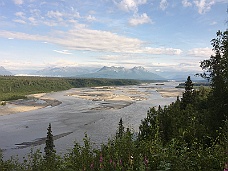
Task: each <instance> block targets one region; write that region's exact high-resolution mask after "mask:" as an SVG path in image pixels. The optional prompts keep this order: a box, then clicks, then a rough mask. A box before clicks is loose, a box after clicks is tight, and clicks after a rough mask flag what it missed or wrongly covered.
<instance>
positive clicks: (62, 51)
mask: <svg viewBox="0 0 228 171" xmlns="http://www.w3.org/2000/svg"><path fill="white" fill-rule="evenodd" d="M53 51H54V52H57V53H61V54H64V55H71V54H72V53H70V52H68V50H53Z"/></svg>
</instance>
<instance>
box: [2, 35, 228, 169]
mask: <svg viewBox="0 0 228 171" xmlns="http://www.w3.org/2000/svg"><path fill="white" fill-rule="evenodd" d="M227 36H228V32H224V33H222V32H218V34H217V38H216V39H213V40H212V45H213V47H214V51H215V52H216V55H215V56H211V58H210V59H209V60H205V61H202V63H201V67H202V69H203V70H205V72H206V73H204V74H203V76H204V77H207V78H208V79H209V80H210V82H211V91H205V89H204V88H203V87H202V88H200V89H194V87H193V83H192V81H191V78H190V77H188V78H187V81H186V82H185V92H184V93H183V97H182V98H181V99H179V98H177V100H176V101H175V102H173V103H172V104H170V105H169V106H166V107H164V108H161V107H160V106H159V107H158V108H157V109H156V108H150V110H149V111H148V113H147V117H146V118H145V119H143V120H142V121H141V125H140V126H139V133H133V132H131V131H130V130H129V129H127V130H126V131H125V128H124V125H123V120H122V119H120V122H119V125H118V128H117V133H116V137H115V138H113V139H110V140H109V141H108V143H107V144H103V145H101V147H99V148H93V144H92V143H91V142H90V140H89V138H88V137H87V135H85V138H84V144H83V145H80V144H78V143H75V145H74V148H73V149H72V150H71V151H70V152H69V153H67V154H65V156H63V157H60V156H58V155H57V154H55V151H54V149H53V148H54V144H53V139H52V138H51V137H52V135H51V125H49V128H48V134H47V141H46V147H45V155H42V154H41V153H40V152H39V151H36V152H32V153H31V154H30V158H29V159H28V160H25V161H24V162H22V163H18V162H17V160H15V159H10V160H6V161H4V160H3V157H2V154H1V153H0V170H3V171H11V170H13V171H17V170H20V171H30V170H31V171H33V170H34V171H35V170H37V171H38V170H42V171H43V170H44V171H45V170H51V169H52V170H56V171H58V170H59V171H71V170H72V171H73V170H83V171H85V170H86V171H87V170H91V171H93V170H105V171H106V170H110V171H112V170H115V171H128V170H139V171H151V170H172V171H179V170H188V171H195V170H197V171H198V170H210V171H218V170H222V169H223V167H224V165H225V163H228V131H227V130H228V113H227V112H228V109H227V106H228V105H227V103H228V99H227V96H228V87H227V86H228V83H227V81H228V75H227V70H228V67H227V66H228V53H227V50H228V48H227V44H228V37H227ZM220 65H222V66H220ZM47 149H50V151H51V153H47V151H48V150H47ZM49 154H52V155H49ZM48 156H49V157H51V161H52V162H48V161H49V159H50V158H49V157H48Z"/></svg>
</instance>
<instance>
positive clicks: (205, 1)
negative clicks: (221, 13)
mask: <svg viewBox="0 0 228 171" xmlns="http://www.w3.org/2000/svg"><path fill="white" fill-rule="evenodd" d="M194 4H195V5H196V7H197V8H198V13H199V14H203V13H205V12H207V11H209V10H210V9H211V6H212V5H214V4H215V0H194Z"/></svg>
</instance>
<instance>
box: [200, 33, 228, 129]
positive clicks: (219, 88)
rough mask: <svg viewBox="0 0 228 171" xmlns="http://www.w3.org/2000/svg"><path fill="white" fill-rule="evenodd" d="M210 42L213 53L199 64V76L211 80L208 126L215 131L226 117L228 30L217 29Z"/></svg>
mask: <svg viewBox="0 0 228 171" xmlns="http://www.w3.org/2000/svg"><path fill="white" fill-rule="evenodd" d="M211 42H212V43H211V44H212V46H213V51H214V52H215V55H212V56H211V57H210V59H207V60H204V61H202V62H201V65H200V66H201V68H202V69H203V70H204V73H203V74H201V76H202V77H203V78H207V79H208V80H209V81H210V82H211V87H212V91H211V94H210V96H209V97H208V101H209V106H208V108H209V110H210V115H209V116H208V117H209V118H210V121H209V127H210V128H211V130H213V131H216V130H218V129H219V127H223V125H224V121H225V119H226V118H228V30H226V31H225V32H221V31H218V32H217V37H216V38H215V39H212V41H211Z"/></svg>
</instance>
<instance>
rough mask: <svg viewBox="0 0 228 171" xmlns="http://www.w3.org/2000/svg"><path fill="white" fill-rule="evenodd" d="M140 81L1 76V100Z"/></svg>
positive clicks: (137, 82) (131, 83)
mask: <svg viewBox="0 0 228 171" xmlns="http://www.w3.org/2000/svg"><path fill="white" fill-rule="evenodd" d="M139 83H140V82H139V81H136V80H124V79H101V78H99V79H95V78H91V79H89V78H85V79H84V78H59V77H32V76H31V77H28V76H18V77H17V76H0V101H8V100H16V99H23V98H26V95H29V94H35V93H47V92H51V91H61V90H67V89H70V88H79V87H93V86H111V85H116V86H120V85H134V84H139Z"/></svg>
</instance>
